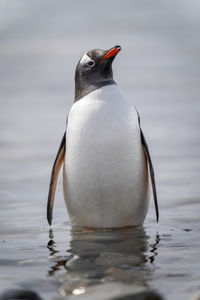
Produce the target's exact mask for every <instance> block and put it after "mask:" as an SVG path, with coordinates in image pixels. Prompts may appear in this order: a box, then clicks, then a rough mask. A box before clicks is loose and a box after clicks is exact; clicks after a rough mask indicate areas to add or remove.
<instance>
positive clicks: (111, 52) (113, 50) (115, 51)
mask: <svg viewBox="0 0 200 300" xmlns="http://www.w3.org/2000/svg"><path fill="white" fill-rule="evenodd" d="M119 51H121V47H120V46H115V47H113V48H111V49H110V50H108V52H107V53H106V54H105V55H104V56H103V58H102V59H101V60H100V62H99V63H101V62H102V61H103V60H104V59H107V58H110V57H114V56H116V55H117V54H118V53H119Z"/></svg>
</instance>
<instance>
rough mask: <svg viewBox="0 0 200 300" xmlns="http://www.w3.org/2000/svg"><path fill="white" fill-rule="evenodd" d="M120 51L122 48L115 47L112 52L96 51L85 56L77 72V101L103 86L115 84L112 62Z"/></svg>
mask: <svg viewBox="0 0 200 300" xmlns="http://www.w3.org/2000/svg"><path fill="white" fill-rule="evenodd" d="M120 50H121V47H120V46H115V47H113V48H111V49H110V50H101V49H94V50H91V51H89V52H87V53H86V54H84V55H83V57H82V58H81V59H80V61H79V62H78V65H77V67H76V72H75V101H77V100H79V99H81V98H82V97H84V96H86V95H87V94H89V93H91V92H92V91H94V90H96V89H98V88H100V87H102V86H105V85H109V84H115V81H114V80H113V72H112V62H113V60H114V58H115V56H116V55H117V53H119V51H120Z"/></svg>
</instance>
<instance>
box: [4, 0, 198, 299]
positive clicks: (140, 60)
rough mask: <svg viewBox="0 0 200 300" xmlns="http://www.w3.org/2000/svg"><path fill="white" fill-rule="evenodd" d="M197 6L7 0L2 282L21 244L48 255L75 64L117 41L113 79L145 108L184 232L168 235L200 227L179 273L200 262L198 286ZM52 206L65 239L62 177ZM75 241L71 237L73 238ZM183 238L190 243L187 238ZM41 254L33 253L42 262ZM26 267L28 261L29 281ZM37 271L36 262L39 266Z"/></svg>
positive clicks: (158, 167)
mask: <svg viewBox="0 0 200 300" xmlns="http://www.w3.org/2000/svg"><path fill="white" fill-rule="evenodd" d="M199 13H200V2H199V1H198V0H191V1H187V0H173V1H172V0H167V1H158V0H142V1H140V0H133V1H131V0H125V1H118V0H117V1H112V0H111V1H105V0H101V1H96V2H94V1H91V0H88V1H80V0H77V1H70V0H69V1H65V0H60V1H55V0H48V1H47V0H38V1H34V0H29V1H26V0H16V1H14V0H1V1H0V165H1V173H0V197H1V198H0V205H1V210H0V222H1V225H0V233H1V240H2V241H0V242H1V248H2V249H1V250H2V252H1V253H2V254H1V259H2V263H3V265H4V269H3V270H4V271H3V272H4V273H3V274H2V275H1V277H0V279H1V280H2V288H5V287H10V285H11V283H13V282H16V278H14V277H12V276H11V273H12V272H11V270H13V268H14V267H13V266H18V263H19V261H21V259H24V254H22V253H24V252H22V250H23V251H24V249H25V248H27V247H28V248H29V249H31V250H32V251H33V250H34V251H36V252H35V253H37V254H36V257H38V256H37V255H39V257H40V258H41V259H44V257H45V255H46V253H45V250H46V248H45V247H46V246H44V244H45V242H46V241H48V226H47V223H46V215H45V214H46V211H45V210H46V198H47V193H48V184H49V179H50V172H51V168H52V164H53V161H54V158H55V155H56V152H57V149H58V146H59V143H60V140H61V138H62V135H63V133H64V131H65V122H66V116H67V113H68V111H69V109H70V107H71V105H72V103H73V99H74V70H75V66H76V64H77V62H78V60H79V59H80V57H81V56H82V55H83V54H84V53H85V52H86V51H88V50H90V49H94V48H102V49H109V48H111V47H112V46H114V45H116V44H119V45H121V47H122V51H121V52H120V55H119V56H117V58H116V60H115V62H114V64H113V69H114V78H115V80H116V82H117V83H118V85H119V87H120V88H121V89H122V91H123V92H124V94H125V95H126V96H127V97H128V98H129V99H131V100H132V101H133V104H134V105H135V106H136V108H137V110H138V111H139V113H140V117H141V124H142V128H143V131H144V133H145V135H146V139H147V141H148V144H149V147H150V150H151V154H152V159H153V162H154V168H155V173H156V181H157V189H158V197H159V204H160V225H159V226H160V231H161V232H162V231H163V232H162V233H163V234H166V232H168V230H171V229H173V230H174V231H175V232H176V233H174V238H173V239H172V237H171V239H172V240H170V238H169V240H168V242H169V243H170V242H171V243H172V245H174V242H175V241H176V239H177V237H180V232H182V233H181V234H183V230H184V229H189V230H192V234H193V235H190V238H191V241H190V246H189V245H188V249H187V251H189V252H187V251H186V252H184V253H183V254H182V255H183V257H184V263H185V264H186V269H185V271H183V270H182V271H181V272H183V273H184V272H186V271H188V268H191V266H192V264H194V269H193V270H195V271H194V274H193V275H191V276H192V277H190V279H191V282H193V283H191V282H190V280H189V281H188V285H189V286H188V287H187V286H186V287H185V288H184V290H183V289H181V288H180V290H179V294H181V293H182V294H181V296H180V299H188V298H187V297H186V296H185V295H186V294H187V295H190V294H191V293H193V292H196V291H197V290H198V289H197V288H196V286H195V279H194V278H196V280H197V278H200V273H199V271H198V270H197V266H196V261H193V262H191V261H187V259H189V257H191V255H192V256H194V255H195V253H196V252H195V249H196V251H197V253H198V249H197V244H196V243H197V240H198V239H199V237H198V234H197V233H198V232H199V212H200V203H199V196H200V184H199V182H200V163H199V162H200V151H199V147H200V135H199V128H200V118H199V114H200V101H199V97H200V39H199V30H200V18H199ZM54 215H55V217H54V224H55V230H57V231H58V233H57V239H58V240H60V241H62V240H63V235H64V233H63V232H64V229H63V228H64V227H65V226H66V223H64V222H66V221H68V217H67V213H66V210H65V205H64V200H63V196H62V185H61V184H60V186H59V189H58V193H57V196H56V207H55V213H54ZM154 223H155V216H154V210H153V204H151V207H150V213H149V215H148V218H147V221H146V223H145V226H146V228H147V229H146V230H147V232H148V230H149V234H150V236H151V232H152V230H153V229H152V228H154V226H155V225H153V224H154ZM63 224H65V225H63ZM56 226H57V227H56ZM170 226H171V227H170ZM169 228H171V229H169ZM176 230H177V231H176ZM197 237H198V238H197ZM27 239H28V240H27ZM184 239H185V240H184ZM68 240H69V238H68V235H66V237H65V243H68ZM3 241H7V244H6V242H5V243H4V242H3ZM33 241H34V242H33ZM181 241H182V242H183V244H184V243H186V244H187V243H188V236H181ZM166 243H167V240H166ZM41 244H42V245H43V246H41ZM27 245H28V246H27ZM33 245H34V246H33ZM198 245H199V244H198ZM40 246H41V249H40ZM168 246H169V245H168V244H164V248H163V249H164V250H163V251H164V252H162V250H161V253H165V255H166V252H165V251H166V249H168ZM63 247H66V244H65V246H63ZM165 247H166V248H165ZM171 247H173V246H171ZM174 247H175V246H174ZM195 247H196V248H195ZM13 249H15V255H13ZM38 249H40V250H38ZM181 249H182V248H181ZM37 251H39V252H37ZM40 251H41V252H40ZM179 251H181V250H180V249H179ZM38 253H39V254H38ZM29 255H30V254H29V253H28V254H27V257H29ZM32 255H33V252H31V256H32ZM165 255H164V254H163V256H162V254H161V255H160V261H159V262H158V264H160V266H159V267H160V270H161V271H160V272H162V271H163V277H165V275H166V273H165V272H168V271H167V270H168V267H167V264H166V265H165V264H164V267H163V268H162V266H163V265H162V264H163V261H164V260H162V259H164V257H165ZM172 255H173V254H172ZM184 255H185V256H184ZM33 257H34V255H33ZM170 257H171V255H170ZM175 257H176V256H175ZM177 258H178V257H177ZM44 260H45V259H44ZM187 262H188V266H187ZM37 263H38V261H37V259H36V258H35V261H34V263H33V265H35V264H36V265H37ZM44 264H45V266H46V265H48V262H47V261H46V260H45V263H44ZM8 266H10V269H9V267H8ZM31 267H32V265H31V266H30V268H31ZM198 269H200V268H198ZM27 270H28V269H26V271H24V269H23V268H22V269H21V268H20V269H18V272H19V274H20V275H19V276H21V277H20V280H21V281H20V282H23V280H24V278H26V277H27V274H26V272H28V271H27ZM37 271H38V269H36V270H35V271H33V270H32V276H33V273H34V272H35V274H36V273H37V275H38V272H39V271H38V272H37ZM40 271H41V270H40ZM186 273H187V272H186ZM5 274H7V275H5ZM42 274H43V275H41V278H45V274H46V273H45V272H44V273H42ZM159 274H160V273H159ZM159 274H158V277H157V281H155V283H154V285H153V286H154V287H158V286H159V287H160V288H161V291H162V292H163V293H168V292H169V286H170V284H172V282H173V279H169V280H172V281H170V284H169V285H167V283H166V285H162V284H161V283H160V282H159V278H161V277H159ZM184 274H185V273H184ZM179 279H180V283H182V281H181V278H178V280H179ZM18 281H19V280H18ZM190 284H191V286H190ZM175 290H176V289H175ZM173 292H174V293H175V291H173ZM173 292H172V291H171V293H173ZM170 297H171V294H170ZM174 297H175V298H173V299H179V298H178V296H177V294H176V296H174ZM181 297H182V298H181ZM184 297H185V298H184Z"/></svg>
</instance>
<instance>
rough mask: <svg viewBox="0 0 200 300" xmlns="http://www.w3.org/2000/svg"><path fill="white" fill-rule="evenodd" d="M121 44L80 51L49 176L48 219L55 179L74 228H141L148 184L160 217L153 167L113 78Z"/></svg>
mask: <svg viewBox="0 0 200 300" xmlns="http://www.w3.org/2000/svg"><path fill="white" fill-rule="evenodd" d="M120 51H121V47H120V46H118V45H117V46H114V47H112V48H111V49H109V50H101V49H94V50H91V51H89V52H87V53H85V54H84V55H83V56H82V58H81V59H80V60H79V62H78V64H77V66H76V71H75V99H74V103H73V105H72V107H71V109H70V111H69V113H68V117H67V122H66V123H67V126H66V132H65V133H64V136H63V138H62V141H61V144H60V147H59V150H58V153H57V156H56V159H55V162H54V165H53V169H52V173H51V179H50V185H49V194H48V203H47V219H48V222H49V225H51V224H52V213H53V206H54V198H55V192H56V186H57V181H58V175H59V172H60V170H61V167H62V166H63V193H64V198H65V203H66V206H67V210H68V214H69V217H70V220H71V223H72V225H73V226H78V227H91V228H120V227H127V226H139V225H142V224H143V222H144V220H145V217H146V215H147V211H148V207H149V199H150V183H151V186H152V192H153V197H154V204H155V211H156V220H157V222H158V219H159V210H158V201H157V193H156V184H155V176H154V169H153V164H152V160H151V156H150V152H149V148H148V145H147V142H146V140H145V137H144V134H143V131H142V129H141V125H140V117H139V114H138V112H137V110H136V108H135V107H134V105H133V104H132V102H131V101H129V100H128V99H127V98H126V97H125V96H124V95H123V93H122V92H121V90H120V89H119V87H118V86H117V84H116V82H115V81H114V79H113V71H112V63H113V60H114V58H115V57H116V55H117V54H118V53H119V52H120Z"/></svg>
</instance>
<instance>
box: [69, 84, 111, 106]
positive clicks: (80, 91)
mask: <svg viewBox="0 0 200 300" xmlns="http://www.w3.org/2000/svg"><path fill="white" fill-rule="evenodd" d="M111 84H115V85H117V84H116V82H115V81H114V80H113V79H105V80H102V81H95V82H91V83H87V82H85V81H80V80H77V78H75V99H74V102H76V101H78V100H80V99H81V98H83V97H85V96H87V95H88V94H90V93H91V92H93V91H95V90H97V89H99V88H102V87H104V86H107V85H111Z"/></svg>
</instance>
